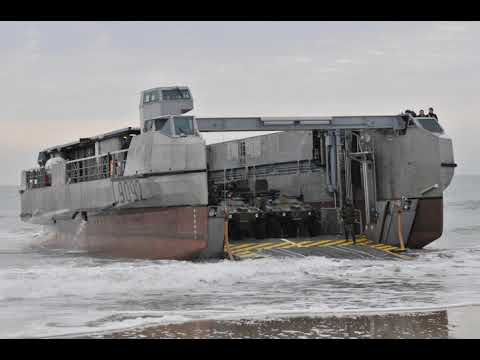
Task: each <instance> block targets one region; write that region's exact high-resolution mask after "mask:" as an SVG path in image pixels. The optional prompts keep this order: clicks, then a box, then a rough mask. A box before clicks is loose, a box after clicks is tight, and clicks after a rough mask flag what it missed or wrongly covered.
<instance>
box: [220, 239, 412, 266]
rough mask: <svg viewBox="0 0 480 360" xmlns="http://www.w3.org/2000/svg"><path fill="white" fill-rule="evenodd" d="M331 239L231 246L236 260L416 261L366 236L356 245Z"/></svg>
mask: <svg viewBox="0 0 480 360" xmlns="http://www.w3.org/2000/svg"><path fill="white" fill-rule="evenodd" d="M332 237H334V236H332V235H330V236H328V235H327V236H325V235H324V236H315V237H309V238H298V239H278V238H277V239H265V240H261V241H258V240H251V239H249V240H241V241H234V242H233V241H232V242H230V244H229V247H230V252H231V254H232V256H233V258H234V259H236V260H243V259H252V258H265V257H298V258H303V257H307V256H324V257H330V258H339V259H370V260H373V259H403V260H410V259H412V254H408V250H402V249H400V248H398V247H396V246H392V245H387V244H378V243H375V242H372V241H369V240H368V239H367V238H366V237H365V236H358V237H357V240H356V244H353V241H352V240H345V239H342V238H338V239H332Z"/></svg>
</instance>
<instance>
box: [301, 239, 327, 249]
mask: <svg viewBox="0 0 480 360" xmlns="http://www.w3.org/2000/svg"><path fill="white" fill-rule="evenodd" d="M332 241H334V240H320V241H315V242H313V243H312V244H310V245H305V246H304V247H306V248H309V247H312V246H317V245H321V244H326V243H329V242H332Z"/></svg>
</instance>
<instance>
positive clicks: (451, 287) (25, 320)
mask: <svg viewBox="0 0 480 360" xmlns="http://www.w3.org/2000/svg"><path fill="white" fill-rule="evenodd" d="M1 196H2V194H0V197H1ZM449 201H450V200H449ZM452 201H456V200H451V201H450V202H452ZM458 201H461V200H458ZM446 203H447V204H449V202H448V201H446ZM12 204H13V202H12ZM0 215H2V216H3V217H1V218H0V322H1V323H2V327H0V337H39V336H42V337H49V336H74V335H76V334H77V335H78V334H84V333H98V332H102V331H107V332H108V331H113V330H117V329H124V328H129V327H138V326H145V325H151V324H172V323H181V322H186V321H195V320H204V319H214V320H235V319H262V318H275V317H289V316H300V315H311V316H323V315H329V314H335V315H337V316H339V315H346V314H362V313H382V312H412V311H433V310H436V309H445V308H451V307H456V306H466V305H476V304H480V289H479V288H478V286H476V284H479V283H480V243H479V242H478V238H479V237H480V233H479V232H478V231H477V230H475V226H476V219H478V216H479V215H478V214H477V213H475V212H474V210H472V206H470V205H468V206H461V205H459V204H457V205H455V206H450V205H448V206H446V209H445V231H444V236H443V238H442V239H440V240H439V241H438V242H436V243H434V244H432V246H429V247H428V248H427V249H425V250H422V251H418V252H417V254H418V257H417V258H415V260H412V261H389V260H338V259H328V258H322V257H310V258H302V259H292V258H288V259H260V260H246V261H241V262H230V261H227V260H225V261H218V262H211V263H191V262H186V261H146V260H145V261H144V260H131V261H125V260H111V259H101V258H95V257H91V256H88V255H85V254H83V253H82V252H72V251H70V252H67V251H63V250H58V251H46V250H38V246H34V247H32V244H36V245H41V243H42V241H43V240H44V239H45V238H48V236H49V232H48V229H44V228H41V227H39V226H34V225H30V224H24V223H21V222H20V221H19V219H18V216H16V215H15V214H14V211H13V210H12V209H7V211H4V210H2V211H0ZM468 227H470V228H469V229H470V230H471V231H466V230H465V231H463V230H462V229H465V228H468ZM459 229H460V230H459ZM40 249H41V248H40ZM2 251H3V253H2Z"/></svg>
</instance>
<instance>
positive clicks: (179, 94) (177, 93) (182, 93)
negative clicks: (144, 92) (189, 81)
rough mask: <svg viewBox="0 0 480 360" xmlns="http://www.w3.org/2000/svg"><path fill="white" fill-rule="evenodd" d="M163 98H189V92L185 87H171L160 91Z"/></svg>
mask: <svg viewBox="0 0 480 360" xmlns="http://www.w3.org/2000/svg"><path fill="white" fill-rule="evenodd" d="M162 96H163V100H184V99H190V92H189V91H188V90H187V89H172V90H163V91H162Z"/></svg>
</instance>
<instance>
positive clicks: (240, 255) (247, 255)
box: [234, 253, 257, 257]
mask: <svg viewBox="0 0 480 360" xmlns="http://www.w3.org/2000/svg"><path fill="white" fill-rule="evenodd" d="M234 255H235V256H238V257H252V256H256V255H257V254H254V253H242V254H234Z"/></svg>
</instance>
